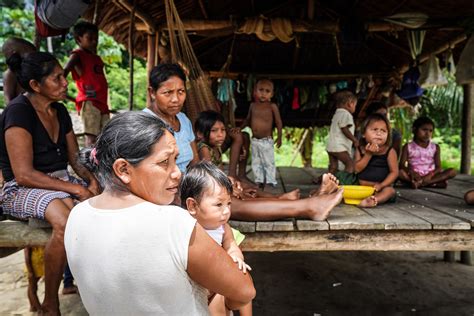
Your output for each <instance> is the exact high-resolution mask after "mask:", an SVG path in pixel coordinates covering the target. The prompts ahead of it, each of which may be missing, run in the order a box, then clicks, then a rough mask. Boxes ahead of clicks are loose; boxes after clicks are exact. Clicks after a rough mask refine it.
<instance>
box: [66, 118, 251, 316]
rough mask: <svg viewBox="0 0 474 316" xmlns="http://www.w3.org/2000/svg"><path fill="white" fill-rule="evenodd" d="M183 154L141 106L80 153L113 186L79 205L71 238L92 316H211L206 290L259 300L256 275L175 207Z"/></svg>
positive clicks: (237, 302) (230, 302)
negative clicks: (179, 159)
mask: <svg viewBox="0 0 474 316" xmlns="http://www.w3.org/2000/svg"><path fill="white" fill-rule="evenodd" d="M177 155H178V149H177V145H176V140H175V139H174V137H173V135H172V134H171V132H170V131H169V130H168V129H167V127H166V125H165V124H164V123H163V122H162V121H161V120H159V119H157V118H156V117H154V116H151V115H148V114H145V113H142V112H126V113H123V114H119V115H117V116H115V117H114V118H112V119H111V120H110V122H109V123H108V124H107V125H106V126H105V128H104V130H103V131H102V134H101V135H99V137H98V140H97V143H96V147H95V148H94V149H91V148H86V149H84V150H83V151H82V152H81V156H80V160H81V162H82V163H83V164H84V165H85V166H87V168H89V169H90V170H92V171H94V172H95V173H96V174H97V176H98V179H99V181H100V184H101V185H102V187H103V188H104V191H103V193H102V194H100V195H98V196H96V197H94V198H92V199H89V200H87V201H85V202H82V203H80V204H78V205H77V206H76V207H75V208H74V209H73V210H72V212H71V215H70V216H69V220H68V223H67V227H66V233H65V244H66V252H67V257H68V262H69V265H70V267H71V271H72V272H73V274H74V276H75V278H76V281H77V285H78V287H79V291H80V293H81V298H82V301H83V303H84V306H85V308H86V309H87V311H88V312H89V313H90V314H92V315H115V314H121V315H145V314H146V315H208V307H207V293H208V292H207V291H206V290H205V289H208V290H210V291H211V292H213V293H219V294H221V295H223V296H224V297H225V298H226V300H225V305H226V306H227V307H228V308H229V309H237V308H239V307H241V306H243V305H245V304H247V303H248V302H250V301H251V300H252V299H253V297H254V296H255V288H254V286H253V283H252V280H251V278H250V276H249V275H248V274H244V273H243V272H242V271H240V270H239V268H238V266H237V264H235V263H234V262H233V261H232V259H231V258H230V257H229V256H228V255H227V253H226V252H225V251H224V250H223V249H222V247H219V245H218V244H217V243H216V242H214V240H212V239H211V237H209V235H208V234H207V232H206V231H205V230H204V229H203V228H202V227H201V226H200V225H199V224H198V223H197V222H196V220H195V219H194V218H192V217H191V216H190V215H189V213H188V212H187V211H185V210H183V209H182V208H180V207H177V206H170V205H168V204H170V203H171V202H172V201H173V200H174V198H175V195H176V193H177V191H178V184H179V180H180V177H181V172H180V171H179V169H178V167H177V165H176V157H177ZM97 280H99V282H98V281H97Z"/></svg>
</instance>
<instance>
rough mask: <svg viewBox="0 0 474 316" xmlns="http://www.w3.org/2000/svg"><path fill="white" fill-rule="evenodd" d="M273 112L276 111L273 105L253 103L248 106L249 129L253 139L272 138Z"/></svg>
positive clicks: (269, 103)
mask: <svg viewBox="0 0 474 316" xmlns="http://www.w3.org/2000/svg"><path fill="white" fill-rule="evenodd" d="M275 111H278V108H277V106H276V104H275V103H271V102H253V103H252V104H250V110H249V112H250V128H251V129H252V134H253V137H255V138H265V137H272V132H273V124H274V122H275V118H274V115H275V114H274V113H275Z"/></svg>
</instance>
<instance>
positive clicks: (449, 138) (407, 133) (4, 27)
mask: <svg viewBox="0 0 474 316" xmlns="http://www.w3.org/2000/svg"><path fill="white" fill-rule="evenodd" d="M34 30H35V25H34V15H33V1H32V0H26V1H23V0H0V46H1V45H3V43H4V41H5V40H6V39H7V38H8V37H11V36H16V37H21V38H24V39H27V40H30V41H33V38H34ZM51 44H52V45H51V46H50V49H51V48H52V51H53V52H54V54H55V56H56V57H57V58H58V59H59V60H60V62H61V63H62V64H63V65H64V64H65V62H66V61H67V60H68V56H69V54H70V52H71V51H72V50H73V49H74V48H75V47H76V43H75V41H74V38H73V37H72V34H68V35H67V36H66V37H65V38H64V39H62V38H61V37H55V38H53V39H52V42H51ZM41 50H42V51H47V50H48V47H47V42H46V41H45V40H43V42H42V46H41ZM98 55H99V56H101V58H102V59H103V61H104V63H105V65H106V75H107V79H108V83H109V94H110V104H111V107H112V110H114V111H119V110H127V109H128V91H129V66H130V65H129V55H128V52H127V51H126V49H125V48H124V47H123V46H122V45H120V44H117V43H116V42H115V41H114V39H113V38H112V37H110V36H108V35H107V34H105V33H103V32H100V34H99V46H98ZM6 67H7V66H6V63H5V58H4V56H3V55H2V56H1V57H0V70H1V71H2V73H3V71H5V70H6ZM446 76H447V78H448V81H449V84H448V85H447V86H442V87H434V88H431V89H428V90H427V91H425V93H424V95H423V97H422V98H421V100H420V104H421V107H419V108H418V107H417V108H411V107H410V108H394V109H391V110H390V119H391V122H392V127H395V128H397V129H398V130H399V131H400V132H401V133H402V135H403V143H405V142H407V141H409V140H410V139H411V138H412V133H411V124H412V122H413V120H414V119H415V118H416V117H418V116H420V115H427V116H429V117H430V118H431V119H433V121H434V122H435V124H436V130H435V135H434V137H433V141H434V142H436V143H438V144H439V145H440V147H441V159H442V165H443V168H448V167H452V168H455V169H457V170H459V165H460V156H461V112H462V103H463V91H462V87H460V86H457V85H456V83H455V79H454V78H453V77H452V76H450V75H449V74H447V73H446ZM146 87H147V73H146V62H145V60H143V59H140V58H135V59H134V91H135V92H134V109H136V110H139V109H143V108H144V107H145V106H146V93H147V91H146ZM68 89H69V92H68V93H69V95H71V96H74V95H75V94H76V88H75V85H74V83H73V82H72V79H71V78H69V88H68ZM2 93H3V92H1V91H0V94H1V95H0V108H4V107H5V104H4V99H3V94H2ZM66 106H67V107H68V109H69V110H70V112H71V114H72V115H73V114H75V113H74V112H75V109H74V104H73V103H72V102H66ZM304 132H305V129H303V128H290V127H285V128H284V131H283V145H282V146H281V148H279V149H276V151H275V153H276V164H277V166H290V165H292V166H296V167H302V166H312V167H316V168H326V167H327V164H328V157H327V155H326V154H325V144H326V139H327V135H328V127H323V128H311V130H310V132H309V135H311V137H310V138H311V140H312V141H311V142H310V141H306V142H303V143H302V144H301V146H299V145H300V143H301V139H302V137H303V135H304V134H305V133H304ZM305 146H306V150H307V151H308V149H310V148H311V149H312V153H313V154H312V155H311V156H310V157H311V160H305V159H304V158H303V156H302V155H301V154H300V153H299V151H301V150H302V149H303V148H305ZM298 148H300V150H299V151H298ZM473 153H474V150H473ZM307 156H308V155H307ZM471 160H472V159H471ZM473 171H474V166H473V168H472V169H471V173H473Z"/></svg>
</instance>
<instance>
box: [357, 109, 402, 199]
mask: <svg viewBox="0 0 474 316" xmlns="http://www.w3.org/2000/svg"><path fill="white" fill-rule="evenodd" d="M361 132H362V141H361V145H360V146H359V147H358V148H356V151H355V171H356V173H358V177H359V184H361V185H368V186H373V187H374V188H375V194H374V195H373V196H370V197H368V198H366V199H364V200H362V202H360V206H363V207H375V206H376V205H377V204H379V203H384V202H386V201H388V200H390V199H393V198H395V190H394V189H393V187H392V185H393V183H394V182H395V181H396V180H397V177H398V166H397V154H396V152H395V150H394V149H393V148H392V147H391V146H390V142H389V140H390V139H391V133H390V123H389V121H388V119H387V117H386V116H384V115H382V114H378V113H376V114H371V115H369V116H368V117H367V118H366V119H365V121H364V123H363V125H362V129H361Z"/></svg>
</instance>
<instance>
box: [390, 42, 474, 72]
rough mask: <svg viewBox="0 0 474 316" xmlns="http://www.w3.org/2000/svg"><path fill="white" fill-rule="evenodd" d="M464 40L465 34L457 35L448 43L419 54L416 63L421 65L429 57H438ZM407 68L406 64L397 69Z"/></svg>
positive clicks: (408, 64)
mask: <svg viewBox="0 0 474 316" xmlns="http://www.w3.org/2000/svg"><path fill="white" fill-rule="evenodd" d="M466 39H467V35H466V34H461V35H458V36H456V37H454V38H453V39H451V40H450V41H448V42H446V43H445V44H443V45H440V46H438V47H437V48H435V49H433V50H432V51H430V52H426V53H424V54H421V55H420V57H419V58H418V63H419V64H422V63H424V62H425V61H427V60H428V58H430V56H431V55H438V54H440V53H442V52H444V51H446V50H448V49H449V48H451V47H454V46H456V45H457V44H459V43H462V42H464V41H465V40H466ZM410 56H411V55H410ZM409 66H410V63H406V64H404V65H402V66H401V67H400V68H399V69H405V70H407V69H408V68H409Z"/></svg>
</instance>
